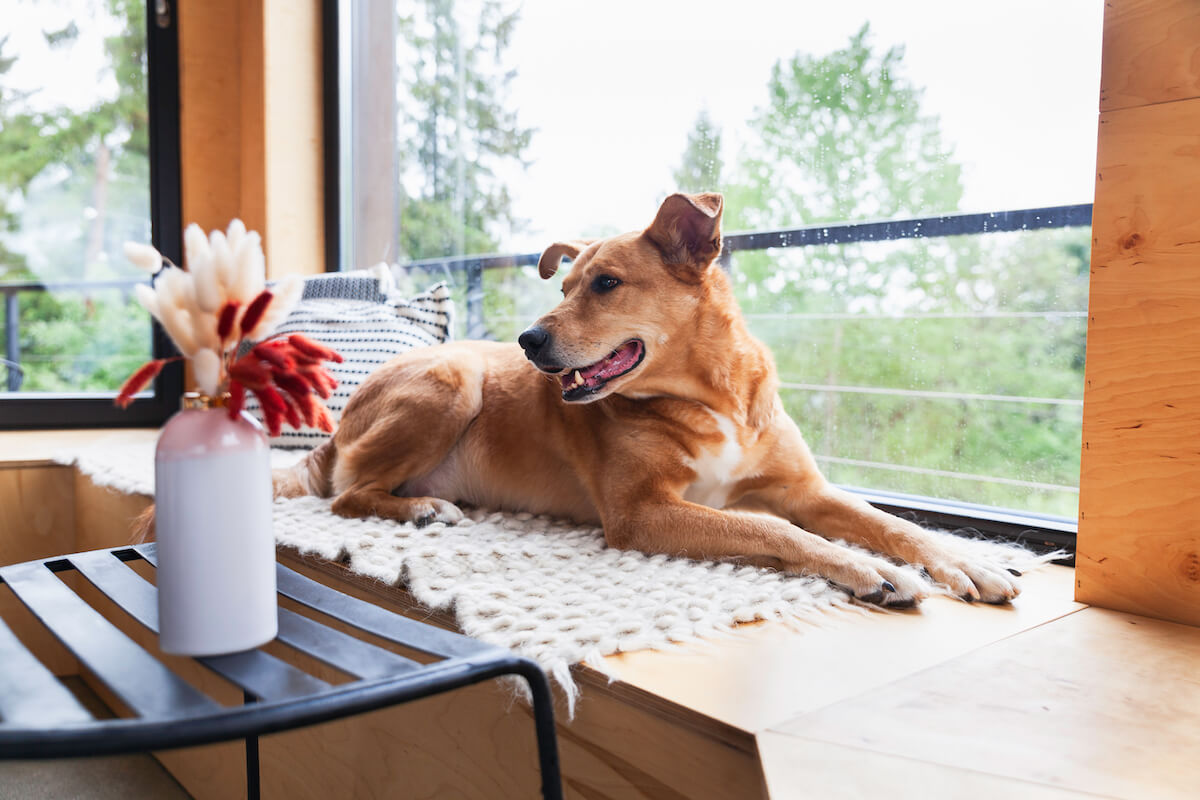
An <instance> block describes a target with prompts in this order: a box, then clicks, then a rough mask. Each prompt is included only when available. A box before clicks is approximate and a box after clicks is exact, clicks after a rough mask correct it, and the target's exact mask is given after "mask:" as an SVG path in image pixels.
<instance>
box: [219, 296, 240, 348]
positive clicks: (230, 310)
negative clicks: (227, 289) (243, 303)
mask: <svg viewBox="0 0 1200 800" xmlns="http://www.w3.org/2000/svg"><path fill="white" fill-rule="evenodd" d="M237 310H238V304H237V302H235V301H233V300H229V301H227V302H226V303H225V305H224V306H222V308H221V316H220V317H218V318H217V338H219V339H220V340H221V341H222V342H224V341H225V340H226V339H228V338H229V334H231V333H233V321H234V319H236V318H237Z"/></svg>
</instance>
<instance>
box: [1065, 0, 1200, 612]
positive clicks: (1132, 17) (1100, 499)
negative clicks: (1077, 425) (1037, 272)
mask: <svg viewBox="0 0 1200 800" xmlns="http://www.w3.org/2000/svg"><path fill="white" fill-rule="evenodd" d="M1092 232H1093V240H1092V275H1091V299H1090V303H1089V320H1088V323H1089V324H1088V342H1087V348H1088V354H1087V369H1086V388H1085V393H1084V410H1083V461H1082V474H1081V476H1080V497H1079V501H1080V512H1079V553H1078V559H1077V566H1076V595H1075V596H1076V599H1077V600H1079V601H1081V602H1084V603H1091V604H1094V605H1099V606H1104V607H1108V608H1114V609H1118V610H1122V611H1130V612H1134V613H1138V614H1145V615H1148V616H1153V617H1159V618H1162V619H1167V620H1173V621H1176V622H1184V623H1188V624H1191V625H1200V3H1197V2H1195V0H1171V1H1169V2H1163V1H1162V0H1157V1H1151V0H1111V1H1110V2H1108V3H1106V7H1105V18H1104V56H1103V64H1102V76H1101V90H1100V124H1099V137H1098V151H1097V167H1096V200H1095V208H1094V211H1093V218H1092Z"/></svg>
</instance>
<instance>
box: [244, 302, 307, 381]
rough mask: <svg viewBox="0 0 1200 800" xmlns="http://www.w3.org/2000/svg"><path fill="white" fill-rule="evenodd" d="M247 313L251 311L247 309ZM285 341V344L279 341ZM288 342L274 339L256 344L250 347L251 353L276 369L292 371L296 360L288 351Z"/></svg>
mask: <svg viewBox="0 0 1200 800" xmlns="http://www.w3.org/2000/svg"><path fill="white" fill-rule="evenodd" d="M246 313H247V314H248V313H250V312H249V309H247V311H246ZM279 342H283V346H280V345H279V344H278V343H279ZM286 348H287V342H286V341H284V340H282V339H272V340H271V341H269V342H263V343H262V344H256V345H255V346H254V347H252V348H251V349H250V354H251V355H253V356H254V357H256V358H259V359H262V360H263V361H266V362H267V363H269V364H270V365H271V367H272V368H274V369H280V370H283V371H284V372H291V371H292V370H294V369H295V368H296V360H295V359H293V358H292V355H291V353H289V352H288V351H287V349H286Z"/></svg>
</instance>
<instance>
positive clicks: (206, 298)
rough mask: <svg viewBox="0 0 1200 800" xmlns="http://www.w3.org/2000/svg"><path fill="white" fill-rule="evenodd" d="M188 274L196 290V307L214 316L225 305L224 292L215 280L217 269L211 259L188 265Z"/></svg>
mask: <svg viewBox="0 0 1200 800" xmlns="http://www.w3.org/2000/svg"><path fill="white" fill-rule="evenodd" d="M188 274H190V275H191V276H192V285H193V286H194V287H195V290H196V306H197V307H198V308H199V309H200V310H201V311H203V312H205V313H206V314H215V313H216V312H217V311H218V310H219V309H220V308H221V306H222V305H224V304H225V292H224V290H223V289H222V288H221V283H220V281H218V280H217V268H216V265H215V264H213V262H212V259H211V258H201V259H197V260H196V261H194V262H191V263H189V264H188Z"/></svg>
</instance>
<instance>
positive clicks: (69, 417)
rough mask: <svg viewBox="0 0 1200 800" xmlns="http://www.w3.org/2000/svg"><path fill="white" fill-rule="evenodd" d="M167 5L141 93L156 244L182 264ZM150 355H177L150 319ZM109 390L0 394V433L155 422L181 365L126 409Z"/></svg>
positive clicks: (151, 11)
mask: <svg viewBox="0 0 1200 800" xmlns="http://www.w3.org/2000/svg"><path fill="white" fill-rule="evenodd" d="M173 11H174V9H173V7H172V5H171V4H168V3H163V2H161V0H146V72H147V87H146V97H147V105H148V109H147V110H148V112H149V139H150V226H151V237H152V241H153V243H154V246H155V247H157V248H158V250H159V252H161V253H162V254H163V255H164V256H166V257H167V258H169V259H171V260H172V261H173V262H175V263H176V264H181V263H183V225H182V197H181V192H180V186H181V179H180V176H181V172H182V169H181V162H180V145H179V138H180V126H179V33H178V28H177V24H176V23H177V19H176V15H175V14H174V13H173ZM152 337H153V344H152V353H153V357H154V358H167V357H171V356H175V355H178V353H177V351H176V350H175V347H174V345H173V344H172V343H171V340H170V339H169V338H168V337H167V335H166V334H165V333H164V332H163V330H162V328H161V326H159V324H158V323H157V322H153V333H152ZM115 394H116V393H115V392H114V393H113V394H112V395H97V394H95V393H80V394H69V393H66V394H64V393H54V394H50V393H46V394H41V393H34V392H15V393H13V394H6V395H0V430H23V429H36V428H100V427H104V428H108V427H113V428H116V427H125V428H128V427H157V426H158V425H161V424H162V423H163V422H165V421H166V420H167V418H168V417H170V416H171V414H173V413H174V412H175V411H177V410H178V408H179V398H180V396H181V395H182V394H183V364H182V363H181V362H178V361H175V362H171V363H169V364H167V365H166V367H165V368H164V369H163V371H162V372H161V373H160V374H159V376H158V377H157V378H156V379H155V380H154V385H153V390H152V391H151V392H148V393H146V394H148V395H149V396H139V397H136V398H135V399H134V401H133V403H132V404H130V406H129V407H128V408H126V409H119V408H117V407H116V406H114V405H113V397H115Z"/></svg>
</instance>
